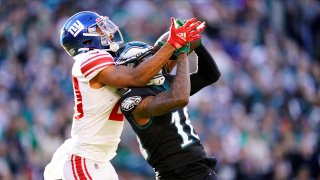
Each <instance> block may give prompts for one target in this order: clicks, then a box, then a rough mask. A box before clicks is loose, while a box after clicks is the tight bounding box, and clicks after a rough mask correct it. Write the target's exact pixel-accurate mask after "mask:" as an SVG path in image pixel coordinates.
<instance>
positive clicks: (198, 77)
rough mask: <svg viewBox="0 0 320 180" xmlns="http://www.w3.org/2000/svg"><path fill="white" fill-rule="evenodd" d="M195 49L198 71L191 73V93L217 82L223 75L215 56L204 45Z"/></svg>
mask: <svg viewBox="0 0 320 180" xmlns="http://www.w3.org/2000/svg"><path fill="white" fill-rule="evenodd" d="M194 51H195V53H196V54H197V56H198V71H197V72H195V73H192V74H191V75H190V81H191V93H190V94H191V95H193V94H195V93H196V92H198V91H199V90H201V89H202V88H204V87H206V86H208V85H210V84H212V83H214V82H216V81H217V80H218V79H219V77H220V75H221V73H220V71H219V69H218V67H217V65H216V63H215V61H214V59H213V57H212V56H211V55H210V53H209V52H208V50H207V49H206V48H205V47H204V46H203V45H200V46H199V47H197V48H195V49H194Z"/></svg>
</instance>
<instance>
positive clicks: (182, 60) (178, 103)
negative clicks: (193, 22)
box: [132, 53, 190, 124]
mask: <svg viewBox="0 0 320 180" xmlns="http://www.w3.org/2000/svg"><path fill="white" fill-rule="evenodd" d="M177 61H178V63H177V74H176V76H175V77H174V80H173V82H172V84H171V87H170V90H169V91H166V92H162V93H159V94H157V95H156V96H148V97H146V98H144V99H143V100H142V101H141V102H140V103H139V104H138V106H137V107H136V108H135V109H134V110H133V112H132V115H133V117H134V119H135V120H136V121H137V123H138V124H139V122H141V121H143V122H145V121H146V120H147V121H148V120H149V118H150V117H151V116H158V115H162V114H165V113H167V112H169V111H171V110H173V109H176V108H180V107H184V106H186V105H187V104H188V101H189V95H190V76H189V62H188V56H187V53H183V54H181V55H179V57H178V60H177ZM142 124H144V123H142Z"/></svg>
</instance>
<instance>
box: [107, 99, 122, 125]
mask: <svg viewBox="0 0 320 180" xmlns="http://www.w3.org/2000/svg"><path fill="white" fill-rule="evenodd" d="M123 118H124V115H123V114H122V113H121V111H120V101H118V102H117V103H116V104H115V105H114V107H113V109H112V111H111V114H110V116H109V120H111V121H123Z"/></svg>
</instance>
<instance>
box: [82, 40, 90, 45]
mask: <svg viewBox="0 0 320 180" xmlns="http://www.w3.org/2000/svg"><path fill="white" fill-rule="evenodd" d="M91 43H92V40H87V41H83V44H85V45H88V44H91Z"/></svg>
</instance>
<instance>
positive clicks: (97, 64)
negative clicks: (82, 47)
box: [74, 49, 115, 80]
mask: <svg viewBox="0 0 320 180" xmlns="http://www.w3.org/2000/svg"><path fill="white" fill-rule="evenodd" d="M74 59H75V60H76V61H80V62H79V63H80V72H81V73H82V74H83V76H84V77H85V78H87V79H88V80H90V79H92V78H93V77H94V76H96V75H97V74H98V73H99V72H100V71H101V70H103V69H104V68H106V67H108V66H110V65H114V64H115V62H114V61H113V57H112V56H111V55H110V54H109V53H108V52H106V51H104V50H99V49H96V50H91V51H89V52H86V53H82V54H79V55H77V56H75V57H74Z"/></svg>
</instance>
